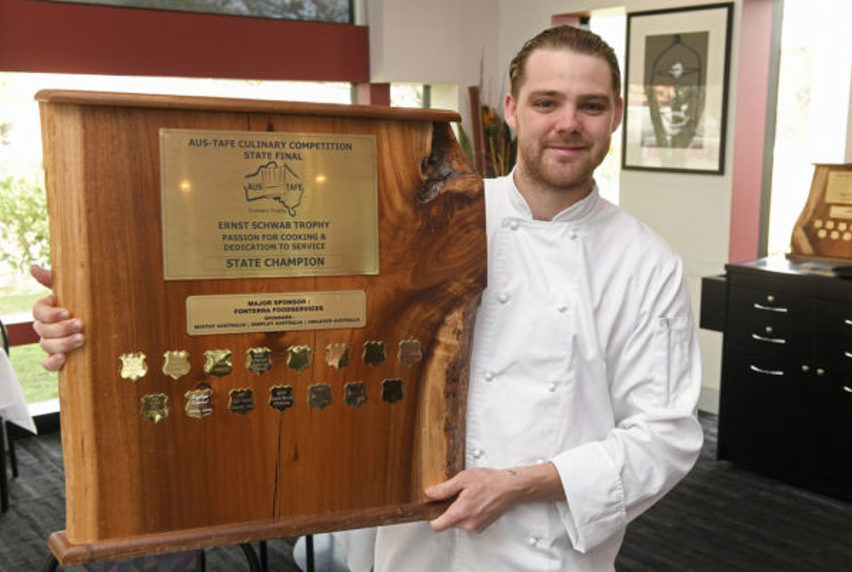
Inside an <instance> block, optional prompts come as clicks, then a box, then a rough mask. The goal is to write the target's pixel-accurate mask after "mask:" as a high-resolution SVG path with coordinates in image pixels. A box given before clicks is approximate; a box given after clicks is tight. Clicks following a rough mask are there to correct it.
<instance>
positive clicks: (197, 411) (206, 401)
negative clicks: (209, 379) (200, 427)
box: [183, 383, 213, 419]
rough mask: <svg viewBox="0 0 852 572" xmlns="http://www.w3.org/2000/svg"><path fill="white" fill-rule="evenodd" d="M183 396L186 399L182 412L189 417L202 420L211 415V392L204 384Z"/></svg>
mask: <svg viewBox="0 0 852 572" xmlns="http://www.w3.org/2000/svg"><path fill="white" fill-rule="evenodd" d="M183 396H184V397H185V398H186V406H185V407H184V411H185V412H186V414H187V415H188V416H189V417H192V418H194V419H203V418H205V417H209V416H210V415H213V390H212V389H211V388H210V386H209V385H207V384H206V383H201V384H199V385H198V387H196V388H195V389H193V390H192V391H187V392H186V393H184V394H183Z"/></svg>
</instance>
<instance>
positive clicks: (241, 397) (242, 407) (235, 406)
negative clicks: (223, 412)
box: [228, 388, 254, 415]
mask: <svg viewBox="0 0 852 572" xmlns="http://www.w3.org/2000/svg"><path fill="white" fill-rule="evenodd" d="M228 397H229V399H228V410H229V411H230V412H231V413H236V414H237V415H246V414H247V413H249V412H250V411H252V410H253V409H254V392H253V391H252V390H251V389H249V388H243V389H232V390H231V391H229V392H228Z"/></svg>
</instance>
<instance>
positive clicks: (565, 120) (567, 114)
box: [556, 105, 583, 133]
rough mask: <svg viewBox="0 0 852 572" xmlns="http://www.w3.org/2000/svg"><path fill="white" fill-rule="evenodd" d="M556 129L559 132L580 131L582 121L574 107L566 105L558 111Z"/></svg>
mask: <svg viewBox="0 0 852 572" xmlns="http://www.w3.org/2000/svg"><path fill="white" fill-rule="evenodd" d="M556 130H557V131H559V132H560V133H580V132H581V131H582V130H583V123H582V121H581V120H580V114H579V113H578V110H577V108H576V107H574V106H571V105H566V106H564V107H563V108H562V109H560V110H559V111H558V115H557V117H556Z"/></svg>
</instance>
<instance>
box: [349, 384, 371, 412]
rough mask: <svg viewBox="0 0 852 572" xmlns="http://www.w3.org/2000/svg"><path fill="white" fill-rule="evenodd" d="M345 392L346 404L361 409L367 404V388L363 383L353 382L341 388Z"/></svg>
mask: <svg viewBox="0 0 852 572" xmlns="http://www.w3.org/2000/svg"><path fill="white" fill-rule="evenodd" d="M343 388H344V390H345V394H346V395H345V399H346V404H347V405H351V406H352V407H361V406H362V405H364V404H365V403H367V386H366V385H364V382H363V381H354V382H352V383H347V384H346V385H345V386H343Z"/></svg>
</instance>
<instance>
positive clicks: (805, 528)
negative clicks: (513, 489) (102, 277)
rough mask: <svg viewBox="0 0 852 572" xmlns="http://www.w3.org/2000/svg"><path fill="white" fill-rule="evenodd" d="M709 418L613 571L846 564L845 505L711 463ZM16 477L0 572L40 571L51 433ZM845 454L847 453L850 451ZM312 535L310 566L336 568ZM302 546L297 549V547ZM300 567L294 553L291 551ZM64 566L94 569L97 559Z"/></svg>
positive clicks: (284, 550) (54, 475) (277, 566)
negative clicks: (686, 463) (695, 454)
mask: <svg viewBox="0 0 852 572" xmlns="http://www.w3.org/2000/svg"><path fill="white" fill-rule="evenodd" d="M716 421H717V420H716V417H715V416H713V415H707V414H702V415H701V423H702V425H703V427H704V431H705V444H704V449H703V451H702V454H701V457H700V459H699V461H698V463H697V465H696V466H695V468H694V469H693V471H692V472H691V473H690V474H689V475H688V476H687V477H686V479H684V481H683V482H682V483H680V484H679V485H678V486H677V487H676V488H675V489H674V491H672V492H671V493H670V494H669V495H668V496H667V497H666V498H665V499H663V500H662V501H660V502H659V503H658V504H657V505H656V506H655V507H654V508H652V509H651V510H650V511H648V512H647V513H645V514H644V515H642V516H641V517H640V518H638V519H637V520H636V521H634V522H633V523H632V524H631V525H630V526H629V528H628V530H627V536H626V539H625V542H624V547H623V548H622V551H621V554H620V556H619V558H618V561H617V563H616V565H617V569H618V570H619V571H654V572H657V571H666V570H672V571H675V570H676V571H704V570H707V571H716V570H725V571H727V570H733V571H738V570H742V571H749V572H753V571H763V570H771V571H785V570H791V571H793V570H795V571H807V570H826V571H829V570H830V571H837V570H852V504H849V503H845V502H842V501H839V500H835V499H831V498H829V497H825V496H822V495H819V494H817V493H813V492H809V491H806V490H803V489H799V488H796V487H793V486H790V485H787V484H784V483H780V482H777V481H773V480H770V479H767V478H764V477H761V476H758V475H755V474H752V473H749V472H747V471H744V470H741V469H739V468H738V467H736V466H734V465H732V464H730V463H728V462H725V461H717V460H716ZM16 445H17V447H16V448H17V452H18V465H19V469H20V476H19V477H18V478H16V479H13V480H12V481H10V485H9V492H10V496H11V507H10V510H9V511H8V512H6V513H4V514H2V515H0V571H3V572H7V571H8V572H19V571H22V572H26V571H31V570H34V571H37V570H41V568H42V565H43V564H44V562H45V558H46V557H47V554H48V551H47V545H46V539H47V536H48V535H49V534H50V533H51V532H53V531H56V530H60V529H62V528H64V513H65V504H64V483H63V474H62V457H61V455H62V451H61V444H60V440H59V434H58V433H50V434H46V435H41V436H38V437H27V438H22V439H19V440H18V441H16ZM850 454H852V452H850ZM322 536H324V535H320V537H317V540H318V542H317V552H316V558H317V565H316V569H317V570H318V571H322V572H328V571H329V570H331V569H335V570H339V569H340V568H339V565H337V564H336V563H335V560H334V558H333V557H332V555H329V554H324V552H329V551H333V548H334V547H333V546H331V548H329V546H330V544H329V542H328V541H326V542H323V541H322V538H321V537H322ZM268 547H269V569H270V570H275V571H290V570H299V568H298V567H297V565H296V563H295V562H294V560H293V558H292V550H291V544H290V543H289V542H288V541H285V540H273V541H270V542H269V544H268ZM302 550H303V551H304V549H302ZM205 559H206V570H208V571H209V572H231V571H241V570H248V569H249V567H248V564H247V561H246V559H245V556H244V555H243V552H242V550H241V549H240V548H239V547H223V548H216V549H211V550H207V551H206V552H205ZM297 561H299V562H300V564H301V565H302V566H304V558H301V559H299V558H297ZM67 570H69V572H79V571H83V570H87V571H88V570H91V571H101V570H103V566H102V565H92V566H87V567H83V566H75V567H71V568H68V569H67Z"/></svg>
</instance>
